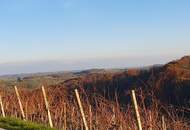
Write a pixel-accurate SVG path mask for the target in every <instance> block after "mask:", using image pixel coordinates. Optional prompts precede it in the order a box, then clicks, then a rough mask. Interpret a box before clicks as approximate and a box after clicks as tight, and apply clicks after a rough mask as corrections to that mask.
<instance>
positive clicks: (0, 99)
mask: <svg viewBox="0 0 190 130" xmlns="http://www.w3.org/2000/svg"><path fill="white" fill-rule="evenodd" d="M0 105H1V112H2V116H3V117H5V111H4V107H3V101H2V97H1V95H0Z"/></svg>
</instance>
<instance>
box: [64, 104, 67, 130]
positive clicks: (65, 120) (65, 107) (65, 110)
mask: <svg viewBox="0 0 190 130" xmlns="http://www.w3.org/2000/svg"><path fill="white" fill-rule="evenodd" d="M63 107H64V108H63V114H64V115H63V117H64V125H63V130H67V115H66V114H67V105H66V103H64V105H63Z"/></svg>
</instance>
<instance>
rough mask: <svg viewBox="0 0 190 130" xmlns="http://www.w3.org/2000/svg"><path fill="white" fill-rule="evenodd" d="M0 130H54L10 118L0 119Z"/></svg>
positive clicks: (53, 129)
mask: <svg viewBox="0 0 190 130" xmlns="http://www.w3.org/2000/svg"><path fill="white" fill-rule="evenodd" d="M0 128H4V129H7V130H56V129H55V128H49V127H47V126H44V125H41V124H36V123H33V122H30V121H24V120H20V119H16V118H12V117H6V118H3V117H0Z"/></svg>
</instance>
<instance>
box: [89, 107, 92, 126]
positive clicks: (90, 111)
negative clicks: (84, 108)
mask: <svg viewBox="0 0 190 130" xmlns="http://www.w3.org/2000/svg"><path fill="white" fill-rule="evenodd" d="M89 120H90V130H92V106H91V105H89Z"/></svg>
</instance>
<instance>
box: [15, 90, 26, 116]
mask: <svg viewBox="0 0 190 130" xmlns="http://www.w3.org/2000/svg"><path fill="white" fill-rule="evenodd" d="M14 88H15V92H16V96H17V99H18V103H19V106H20V110H21V114H22V118H23V119H24V120H25V114H24V109H23V106H22V103H21V100H20V95H19V92H18V89H17V86H14Z"/></svg>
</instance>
